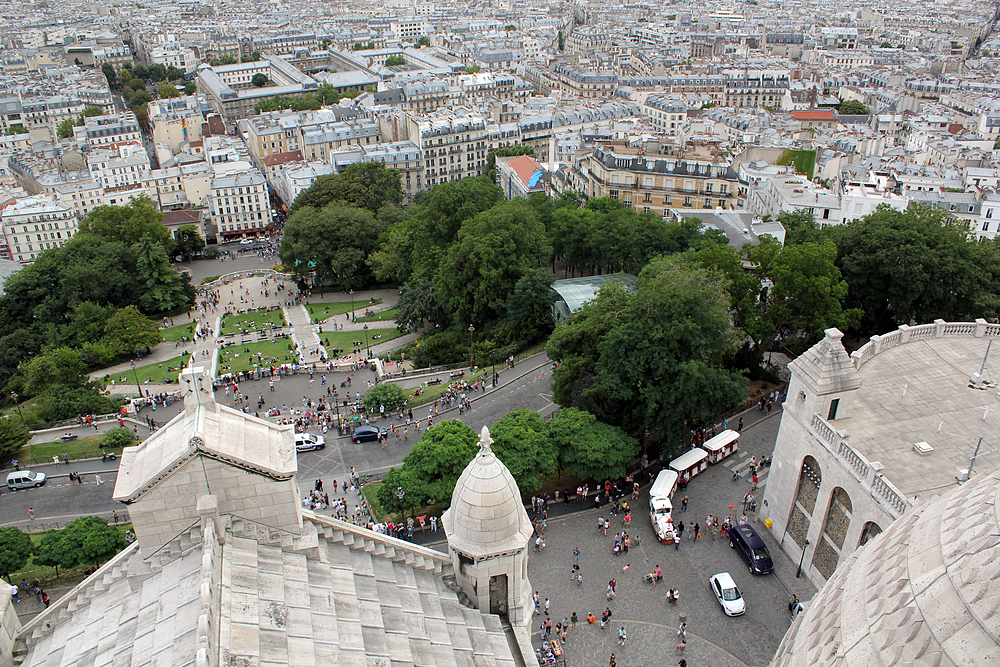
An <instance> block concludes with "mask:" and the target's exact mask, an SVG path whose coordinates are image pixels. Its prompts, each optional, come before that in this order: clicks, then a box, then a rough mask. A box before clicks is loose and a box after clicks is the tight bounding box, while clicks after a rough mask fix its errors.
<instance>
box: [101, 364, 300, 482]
mask: <svg viewBox="0 0 1000 667" xmlns="http://www.w3.org/2000/svg"><path fill="white" fill-rule="evenodd" d="M196 370H197V369H196ZM181 377H182V379H183V378H184V375H183V374H182V376H181ZM204 383H205V384H206V385H207V384H208V381H207V380H206V381H204ZM184 400H185V404H188V403H194V404H197V403H198V401H200V402H201V405H200V407H198V409H187V406H186V408H185V412H184V413H182V414H180V415H178V416H177V417H175V418H174V419H172V420H171V421H170V422H168V423H167V424H166V425H165V426H164V427H163V428H161V429H160V430H158V431H156V432H155V433H153V435H151V436H150V437H149V438H147V439H146V440H145V441H143V442H142V443H141V444H140V445H139V446H137V447H129V448H126V449H125V450H124V451H123V452H122V462H121V466H119V468H118V478H117V481H116V482H115V493H114V498H115V499H116V500H120V501H123V502H124V501H128V502H133V501H135V500H136V499H137V498H138V497H139V496H141V494H142V493H143V492H144V491H146V490H148V489H149V488H152V486H153V485H155V484H156V483H158V481H159V480H161V479H163V478H164V477H165V476H166V475H168V474H169V472H170V471H171V470H173V469H175V468H176V467H177V466H178V465H179V464H180V463H181V462H183V461H186V460H187V459H189V458H191V457H193V456H194V455H195V454H197V453H198V452H201V453H202V454H204V455H207V456H211V457H213V458H217V459H221V460H224V461H227V462H229V463H232V464H234V465H236V466H239V467H241V468H245V469H249V470H253V471H255V472H259V473H262V474H265V475H268V476H271V477H274V478H277V479H288V478H290V477H291V476H292V475H294V474H295V471H296V465H297V464H296V460H295V451H294V443H293V442H292V430H291V428H290V427H287V426H286V427H282V426H280V425H277V424H273V423H271V422H269V421H266V420H264V419H257V418H255V417H251V416H249V415H246V414H243V413H242V412H240V411H239V410H233V409H232V408H228V407H226V406H223V405H219V404H218V403H216V402H215V399H214V397H213V396H212V392H211V389H208V390H202V391H201V392H200V393H199V394H198V396H197V397H195V395H194V393H193V392H190V391H189V392H188V393H187V394H186V396H185V399H184Z"/></svg>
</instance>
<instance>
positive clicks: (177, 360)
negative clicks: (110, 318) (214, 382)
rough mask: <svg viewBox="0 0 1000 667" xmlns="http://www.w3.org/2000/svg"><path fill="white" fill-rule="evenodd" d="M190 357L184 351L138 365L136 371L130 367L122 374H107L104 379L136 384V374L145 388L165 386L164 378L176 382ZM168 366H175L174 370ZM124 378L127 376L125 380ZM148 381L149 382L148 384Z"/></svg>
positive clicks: (116, 382)
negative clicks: (174, 355)
mask: <svg viewBox="0 0 1000 667" xmlns="http://www.w3.org/2000/svg"><path fill="white" fill-rule="evenodd" d="M189 358H190V355H189V354H188V353H184V354H182V355H180V356H177V357H173V358H172V359H167V360H166V361H162V362H157V363H155V364H147V365H145V366H136V368H135V372H134V373H133V372H132V369H131V368H129V369H128V370H127V371H122V372H121V373H120V374H116V375H115V377H114V378H112V377H111V376H110V375H105V376H104V380H105V382H107V383H109V384H110V383H111V380H112V379H114V381H115V384H116V385H121V384H124V385H126V386H128V385H133V386H134V385H135V382H136V376H138V378H139V384H141V385H142V386H143V387H144V388H151V387H153V386H155V385H161V386H163V378H170V379H172V380H174V381H175V382H176V380H177V376H178V375H180V373H181V369H182V368H183V367H184V365H185V364H187V360H188V359H189ZM167 368H173V369H174V370H173V371H168V370H167ZM122 378H125V379H124V380H123V379H122ZM147 383H148V384H147Z"/></svg>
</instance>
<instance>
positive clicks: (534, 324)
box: [506, 268, 556, 345]
mask: <svg viewBox="0 0 1000 667" xmlns="http://www.w3.org/2000/svg"><path fill="white" fill-rule="evenodd" d="M554 280H555V279H554V278H553V276H552V274H550V273H549V272H548V271H546V270H545V269H541V268H534V269H528V270H527V271H526V272H525V274H524V275H523V276H522V277H521V279H520V280H518V281H517V283H516V284H515V285H514V289H513V290H512V291H511V293H510V296H509V297H507V306H506V310H507V324H508V326H509V327H510V329H511V330H512V331H516V332H517V337H518V339H519V340H521V341H523V342H524V343H525V344H527V345H530V344H532V343H536V342H538V341H540V340H544V339H545V338H546V337H547V336H548V335H549V334H550V333H552V329H553V327H554V326H555V321H554V320H553V318H552V305H553V304H554V303H555V302H556V293H555V292H554V291H553V290H552V283H553V282H554Z"/></svg>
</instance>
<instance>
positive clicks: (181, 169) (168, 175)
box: [147, 162, 212, 211]
mask: <svg viewBox="0 0 1000 667" xmlns="http://www.w3.org/2000/svg"><path fill="white" fill-rule="evenodd" d="M211 189H212V168H211V166H210V165H209V164H208V162H194V163H192V164H185V165H178V166H173V167H166V168H162V169H153V170H151V171H150V172H149V180H148V182H147V190H148V191H149V194H150V198H151V199H152V200H153V205H154V206H156V207H157V208H158V209H159V210H161V211H170V210H177V209H185V208H193V207H200V206H206V205H208V197H209V194H210V193H211Z"/></svg>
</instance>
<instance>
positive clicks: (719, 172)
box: [580, 139, 739, 216]
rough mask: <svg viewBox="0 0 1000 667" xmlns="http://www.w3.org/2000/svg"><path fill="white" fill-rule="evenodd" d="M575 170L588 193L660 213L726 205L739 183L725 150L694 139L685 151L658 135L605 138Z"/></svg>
mask: <svg viewBox="0 0 1000 667" xmlns="http://www.w3.org/2000/svg"><path fill="white" fill-rule="evenodd" d="M580 171H581V172H582V173H583V175H584V176H585V179H586V180H585V184H586V185H585V187H586V190H585V194H586V195H587V196H589V197H611V198H612V199H617V200H619V201H621V202H622V203H624V204H625V205H626V206H628V207H630V208H634V209H636V210H637V211H644V212H645V211H652V212H654V213H656V214H657V215H661V216H663V215H667V213H668V212H669V209H670V208H705V209H714V208H716V207H722V208H731V207H733V205H734V203H735V201H736V193H737V190H738V185H739V181H738V178H737V174H736V171H735V170H734V169H733V168H732V166H731V165H730V163H729V160H728V158H727V157H726V155H725V153H724V152H723V151H722V150H720V149H719V148H718V147H717V146H713V145H709V144H700V143H696V142H691V144H690V145H689V147H688V150H685V151H680V150H679V149H677V147H676V146H674V145H672V144H666V143H663V142H661V141H659V140H657V139H650V140H647V141H644V142H643V143H641V144H639V145H630V144H627V143H625V142H621V141H617V142H615V141H613V142H604V143H601V145H600V146H599V147H597V148H595V149H594V150H593V151H592V152H591V153H590V154H589V155H588V156H586V157H585V158H584V159H583V160H582V161H581V164H580Z"/></svg>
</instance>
